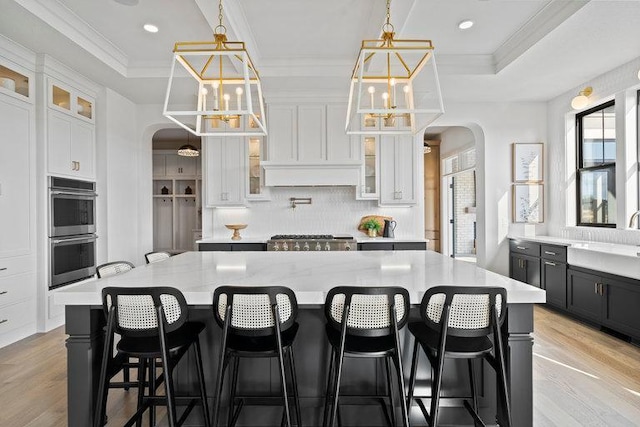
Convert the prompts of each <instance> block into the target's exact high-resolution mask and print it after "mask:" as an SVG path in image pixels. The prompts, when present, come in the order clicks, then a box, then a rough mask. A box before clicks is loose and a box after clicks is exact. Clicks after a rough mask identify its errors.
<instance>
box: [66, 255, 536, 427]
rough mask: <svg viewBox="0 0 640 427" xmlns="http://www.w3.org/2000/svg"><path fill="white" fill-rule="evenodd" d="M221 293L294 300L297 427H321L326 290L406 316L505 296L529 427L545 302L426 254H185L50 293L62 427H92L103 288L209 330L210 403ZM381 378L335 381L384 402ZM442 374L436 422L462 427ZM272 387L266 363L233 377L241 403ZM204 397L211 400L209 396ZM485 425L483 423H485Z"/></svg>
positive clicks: (488, 396)
mask: <svg viewBox="0 0 640 427" xmlns="http://www.w3.org/2000/svg"><path fill="white" fill-rule="evenodd" d="M223 284H245V285H282V286H288V287H290V288H292V289H293V290H294V291H295V293H296V297H297V299H298V304H299V305H300V308H301V310H300V314H299V319H298V321H299V323H300V332H299V335H298V338H297V340H296V343H295V345H294V351H295V354H296V362H297V371H298V383H299V390H300V396H301V401H302V403H301V404H302V407H303V408H302V412H303V423H304V425H309V426H317V425H320V424H321V422H322V421H321V412H322V404H323V393H324V386H325V378H326V376H325V375H326V369H327V366H326V365H327V360H328V354H329V348H328V343H327V342H326V340H325V339H324V313H323V311H322V304H323V303H324V298H325V295H326V293H327V292H328V290H329V289H331V288H332V287H334V286H337V285H346V284H349V285H361V286H379V285H388V286H391V285H394V286H403V287H405V288H407V290H408V291H409V295H410V298H411V303H412V305H413V306H414V307H413V308H412V315H415V316H418V312H417V305H418V304H419V303H420V300H421V298H422V295H423V294H424V292H425V290H426V289H428V288H429V287H431V286H435V285H439V284H455V285H465V286H468V285H470V286H475V285H477V286H501V287H504V288H506V290H507V304H508V307H509V311H508V315H507V321H506V322H505V325H504V327H503V333H504V335H505V340H504V342H505V346H506V347H507V349H506V351H507V369H508V377H509V381H510V392H511V404H512V414H513V425H516V426H522V427H524V426H531V425H532V372H531V367H532V366H531V365H532V344H533V339H532V337H531V332H532V331H533V304H535V303H543V302H545V293H544V291H542V290H540V289H537V288H534V287H532V286H529V285H526V284H523V283H521V282H518V281H515V280H512V279H509V278H507V277H504V276H501V275H498V274H495V273H492V272H489V271H486V270H483V269H481V268H478V267H476V266H475V265H473V264H468V263H464V262H460V261H455V260H453V259H451V258H448V257H446V256H443V255H441V254H438V253H435V252H431V251H373V252H364V251H362V252H360V251H355V252H323V253H315V252H291V253H281V252H187V253H184V254H181V255H177V256H174V257H172V258H170V259H168V260H165V261H162V262H159V263H154V264H149V265H146V266H141V267H138V268H135V269H134V270H132V271H130V272H127V273H125V274H121V275H118V276H114V277H110V278H105V279H100V280H93V281H90V282H86V283H82V284H80V285H77V286H72V287H69V288H68V289H64V290H61V291H60V292H57V293H56V296H55V303H56V304H64V305H65V306H66V332H67V334H68V335H69V338H68V340H67V352H68V410H69V412H68V413H69V426H86V425H90V424H91V422H90V420H91V417H92V414H93V408H94V400H95V396H96V394H97V378H98V372H99V367H100V359H101V354H102V342H103V336H102V335H103V325H104V315H103V313H102V309H101V289H102V288H104V287H106V286H137V287H143V286H173V287H176V288H178V289H180V290H181V291H182V292H183V293H184V295H185V298H186V300H187V303H188V304H189V306H190V308H191V311H190V316H191V317H192V318H193V319H197V320H202V321H204V322H205V323H207V325H208V327H207V329H206V330H205V332H204V333H203V334H202V336H201V340H202V344H203V353H204V357H205V374H206V375H207V376H208V379H209V383H208V384H207V390H208V392H209V394H211V391H212V390H213V389H214V388H213V385H212V384H213V377H214V373H215V369H216V364H217V355H218V348H219V346H218V342H219V335H220V334H219V332H220V331H219V328H218V327H217V326H216V325H215V322H214V321H213V314H212V313H211V310H212V308H211V301H212V296H213V291H214V290H215V288H216V287H217V286H220V285H223ZM403 332H404V331H403ZM402 342H403V344H402V345H403V355H404V357H403V359H404V361H405V362H404V363H405V366H406V367H407V368H406V370H405V374H406V376H407V377H408V370H409V369H408V366H409V359H410V348H411V345H412V342H411V340H410V337H409V334H404V336H403V340H402ZM367 362H371V363H367ZM421 365H422V366H421V368H424V369H421V372H420V376H419V379H418V382H417V386H416V394H417V395H420V396H428V395H429V389H430V379H429V377H430V373H429V369H428V366H426V365H427V362H426V361H424V360H422V361H421ZM452 366H453V365H452ZM461 366H466V365H461ZM453 367H454V368H455V366H453ZM382 368H383V365H378V363H377V362H376V361H375V360H371V361H369V360H364V361H360V360H359V361H357V364H356V363H354V364H350V363H348V362H347V363H346V364H345V378H344V380H343V385H344V387H343V390H344V392H345V393H347V394H350V393H351V394H358V393H359V394H363V393H371V392H376V393H378V394H380V395H381V396H384V395H385V394H386V391H385V382H384V370H383V369H382ZM177 371H178V373H177V376H178V381H179V383H178V389H189V388H190V385H191V384H190V381H189V378H188V376H187V375H184V376H181V375H180V368H178V370H177ZM185 371H186V370H185ZM422 371H423V372H422ZM449 372H450V373H451V374H452V376H451V378H450V381H448V380H447V378H445V385H444V387H445V388H444V390H445V391H448V392H449V394H447V396H451V397H450V398H448V399H444V401H443V405H446V406H447V408H445V409H446V410H443V411H442V417H443V419H444V420H447V421H450V423H459V422H464V423H467V424H469V421H470V418H469V417H468V415H466V414H465V413H464V412H463V411H464V410H463V409H461V407H462V400H461V398H460V397H461V396H466V395H467V394H468V393H467V392H466V391H467V390H468V379H467V378H466V369H462V368H460V369H449ZM185 373H186V372H185ZM272 378H274V379H273V381H272ZM277 378H278V376H277V364H276V363H275V362H274V361H269V360H256V361H253V360H252V361H251V364H248V363H247V364H246V365H245V366H244V367H243V369H242V370H241V376H240V382H239V384H240V385H239V393H240V394H242V393H247V392H248V390H251V394H252V395H256V396H261V395H268V394H269V393H271V392H278V390H279V388H280V386H279V383H278V380H277ZM481 378H482V380H483V388H482V393H481V395H482V396H483V399H482V400H481V407H482V408H483V413H484V414H488V415H487V416H489V417H491V416H492V414H493V413H495V409H493V408H495V376H494V375H493V372H492V370H491V369H486V370H485V369H482V373H481ZM447 383H449V384H447ZM209 397H210V398H212V396H211V395H210V396H209ZM372 408H376V407H375V406H374V407H372ZM348 409H349V408H348V407H347V408H346V409H345V413H344V415H345V416H344V417H343V421H344V424H345V425H369V426H373V425H384V419H383V418H382V416H381V415H380V413H379V412H377V410H369V411H366V414H365V415H364V416H363V412H364V411H351V412H352V413H353V414H352V415H350V412H349V411H348ZM376 409H377V408H376ZM258 411H264V412H258ZM414 411H415V413H413V416H412V418H413V419H414V420H416V423H415V425H421V424H420V421H419V420H420V417H419V414H418V410H417V407H416V406H414ZM358 412H359V413H360V414H359V415H358ZM198 414H199V411H194V414H193V416H192V418H194V420H192V423H191V424H190V425H197V423H198V420H197V419H195V416H197V415H198ZM243 414H244V416H241V418H240V419H239V424H238V425H247V426H253V425H268V423H269V421H266V422H267V424H265V420H268V419H273V425H277V424H279V419H280V412H279V410H276V411H274V410H273V409H271V411H268V410H267V409H266V408H260V409H257V407H256V409H254V407H248V408H245V410H244V411H243ZM247 415H251V416H247ZM368 417H369V418H368ZM371 417H372V418H371ZM491 419H492V418H487V420H488V421H489V420H491ZM459 420H462V421H459ZM422 422H424V421H422Z"/></svg>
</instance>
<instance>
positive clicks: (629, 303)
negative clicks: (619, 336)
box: [602, 277, 640, 339]
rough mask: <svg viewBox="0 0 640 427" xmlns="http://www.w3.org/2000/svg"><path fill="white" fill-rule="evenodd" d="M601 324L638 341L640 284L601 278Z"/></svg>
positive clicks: (639, 335) (639, 332)
mask: <svg viewBox="0 0 640 427" xmlns="http://www.w3.org/2000/svg"><path fill="white" fill-rule="evenodd" d="M602 283H603V297H604V301H603V310H602V323H603V324H604V325H605V326H607V327H609V328H611V329H615V330H617V331H620V332H622V333H624V334H627V335H631V336H633V337H638V338H639V339H640V283H639V282H638V281H631V280H628V281H627V280H620V279H613V278H607V277H604V278H603V281H602Z"/></svg>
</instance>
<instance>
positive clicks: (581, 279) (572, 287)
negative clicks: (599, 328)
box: [567, 268, 602, 323]
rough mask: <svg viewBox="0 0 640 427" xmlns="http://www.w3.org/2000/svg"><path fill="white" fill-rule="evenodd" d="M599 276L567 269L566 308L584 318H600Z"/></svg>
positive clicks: (595, 320) (594, 319)
mask: <svg viewBox="0 0 640 427" xmlns="http://www.w3.org/2000/svg"><path fill="white" fill-rule="evenodd" d="M600 280H601V278H600V276H596V275H594V274H591V273H587V272H583V271H578V270H574V269H572V268H570V269H569V271H568V273H567V310H569V311H570V312H572V313H575V314H577V315H579V316H580V317H583V318H585V319H589V320H593V321H594V322H598V323H599V322H600V321H601V320H602V296H601V295H600V284H601V282H600Z"/></svg>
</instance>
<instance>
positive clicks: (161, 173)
mask: <svg viewBox="0 0 640 427" xmlns="http://www.w3.org/2000/svg"><path fill="white" fill-rule="evenodd" d="M166 175H167V156H166V154H156V153H154V154H153V177H154V178H164V177H165V176H166Z"/></svg>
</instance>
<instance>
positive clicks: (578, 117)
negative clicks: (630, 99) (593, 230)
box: [576, 91, 640, 228]
mask: <svg viewBox="0 0 640 427" xmlns="http://www.w3.org/2000/svg"><path fill="white" fill-rule="evenodd" d="M638 97H639V102H640V91H639V93H638ZM615 104H616V103H615V100H614V99H612V100H611V101H607V102H605V103H603V104H600V105H596V106H595V107H592V108H589V109H588V110H584V111H581V112H579V113H577V114H576V153H577V156H576V226H578V227H602V228H616V226H617V218H614V222H613V223H609V224H606V223H602V222H600V223H584V222H581V220H582V183H581V182H580V175H581V172H583V171H586V172H590V171H607V170H610V169H612V170H613V176H614V177H615V176H616V163H617V160H618V159H617V158H616V161H614V162H609V163H602V164H599V165H595V166H588V167H582V164H583V163H584V161H583V158H582V155H583V153H582V145H583V144H582V143H583V138H582V136H583V125H582V118H583V117H585V116H588V115H589V114H592V113H595V112H597V111H601V110H605V109H607V108H609V107H613V106H615ZM639 114H640V113H639ZM617 143H618V136H617V135H616V145H617ZM603 155H604V151H603ZM616 186H617V183H616ZM616 190H617V188H616ZM617 198H618V194H617V191H616V203H617ZM616 210H617V206H616Z"/></svg>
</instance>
